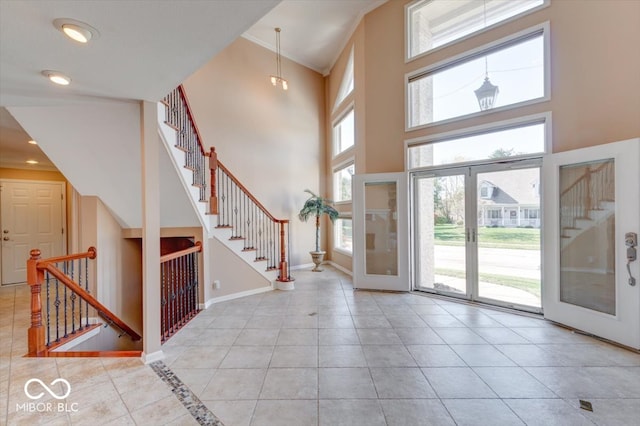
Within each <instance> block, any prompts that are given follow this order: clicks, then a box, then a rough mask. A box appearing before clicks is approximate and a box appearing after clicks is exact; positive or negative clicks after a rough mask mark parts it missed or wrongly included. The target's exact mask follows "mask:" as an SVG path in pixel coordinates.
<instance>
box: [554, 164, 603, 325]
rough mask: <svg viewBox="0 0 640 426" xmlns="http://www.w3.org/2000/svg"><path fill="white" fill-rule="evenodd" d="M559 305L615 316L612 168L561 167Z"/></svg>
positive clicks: (579, 165) (580, 165)
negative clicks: (563, 304)
mask: <svg viewBox="0 0 640 426" xmlns="http://www.w3.org/2000/svg"><path fill="white" fill-rule="evenodd" d="M559 187H560V190H561V193H560V210H559V212H560V224H561V235H560V301H562V302H565V303H570V304H572V305H576V306H581V307H583V308H588V309H592V310H594V311H598V312H603V313H605V314H610V315H615V314H616V271H615V253H616V250H615V230H616V214H615V207H616V203H615V164H614V160H613V159H609V160H606V161H598V162H591V163H582V164H574V165H564V166H561V167H560V168H559Z"/></svg>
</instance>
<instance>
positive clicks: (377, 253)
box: [364, 182, 398, 275]
mask: <svg viewBox="0 0 640 426" xmlns="http://www.w3.org/2000/svg"><path fill="white" fill-rule="evenodd" d="M396 199H397V189H396V183H395V182H365V184H364V200H365V201H364V202H365V225H364V226H365V238H366V258H365V263H366V273H367V274H368V275H398V224H397V216H398V212H397V203H396Z"/></svg>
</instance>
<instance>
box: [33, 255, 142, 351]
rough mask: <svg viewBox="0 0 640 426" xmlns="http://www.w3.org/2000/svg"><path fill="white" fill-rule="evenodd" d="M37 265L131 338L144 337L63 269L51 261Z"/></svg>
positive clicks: (138, 338)
mask: <svg viewBox="0 0 640 426" xmlns="http://www.w3.org/2000/svg"><path fill="white" fill-rule="evenodd" d="M37 267H38V269H41V270H46V271H48V272H49V273H50V274H51V275H53V276H54V277H56V278H57V279H58V281H60V282H62V284H64V285H65V286H66V287H67V288H68V289H69V290H71V291H73V292H74V293H76V294H77V295H78V296H80V297H81V298H82V299H83V300H84V301H85V302H87V303H88V304H89V305H91V306H92V307H94V308H95V309H96V310H98V312H101V313H102V314H103V315H104V316H106V317H107V318H108V319H109V321H111V322H112V323H113V324H115V325H116V326H118V328H120V329H121V330H122V331H124V332H125V333H127V334H128V335H129V336H130V337H131V340H140V339H141V338H142V337H141V336H140V335H139V334H138V333H136V332H135V331H134V330H133V329H132V328H131V327H129V326H128V325H127V324H125V323H124V322H123V321H122V320H121V319H120V318H118V317H117V316H116V315H115V314H114V313H113V312H111V311H110V310H109V309H108V308H107V307H106V306H104V305H103V304H102V303H100V302H98V300H97V299H96V298H95V297H93V296H92V295H91V294H89V292H87V291H86V290H85V289H83V288H82V287H80V286H79V285H78V284H76V283H75V282H74V281H73V280H72V279H70V278H69V277H67V276H66V275H65V274H64V273H63V272H62V271H60V270H59V269H58V268H56V267H55V266H53V265H52V264H51V263H49V262H44V264H43V265H38V266H37Z"/></svg>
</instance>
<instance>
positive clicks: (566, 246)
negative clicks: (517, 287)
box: [543, 139, 640, 349]
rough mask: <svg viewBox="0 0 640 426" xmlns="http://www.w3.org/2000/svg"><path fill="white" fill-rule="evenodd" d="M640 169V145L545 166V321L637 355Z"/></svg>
mask: <svg viewBox="0 0 640 426" xmlns="http://www.w3.org/2000/svg"><path fill="white" fill-rule="evenodd" d="M639 165H640V139H633V140H629V141H623V142H616V143H610V144H605V145H600V146H595V147H591V148H584V149H578V150H574V151H568V152H562V153H558V154H552V155H548V156H546V157H545V158H544V160H543V176H544V181H543V184H544V187H543V188H544V194H545V207H544V211H543V214H544V216H543V220H544V243H543V253H544V262H545V265H544V266H545V267H544V271H545V273H544V278H545V279H544V291H543V306H544V314H545V317H546V318H547V319H550V320H552V321H556V322H559V323H562V324H566V325H568V326H570V327H573V328H576V329H579V330H582V331H585V332H588V333H591V334H594V335H596V336H599V337H603V338H605V339H608V340H612V341H614V342H618V343H621V344H623V345H626V346H629V347H632V348H636V349H638V348H640V279H639V278H640V277H639V276H638V275H640V267H639V266H638V263H639V262H638V260H634V259H633V257H634V256H633V254H634V252H635V250H637V247H632V245H633V244H632V241H633V240H634V236H635V237H636V238H635V240H637V235H638V234H639V233H640V184H639V182H640V167H639ZM625 238H626V239H628V240H629V245H627V244H625ZM636 244H637V243H636Z"/></svg>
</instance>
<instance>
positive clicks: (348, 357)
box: [0, 268, 640, 426]
mask: <svg viewBox="0 0 640 426" xmlns="http://www.w3.org/2000/svg"><path fill="white" fill-rule="evenodd" d="M295 275H296V290H295V291H292V292H280V291H274V292H269V293H264V294H260V295H256V296H250V297H246V298H243V299H237V300H234V301H230V302H225V303H220V304H217V305H214V306H213V307H211V308H210V309H208V310H206V311H203V312H202V313H201V314H199V315H198V316H197V317H196V318H195V319H194V320H193V321H192V322H191V323H189V325H188V326H187V327H185V328H184V329H183V330H181V331H180V332H179V333H178V334H176V335H175V336H174V337H173V338H172V339H170V340H169V342H168V343H167V344H166V345H165V346H164V347H163V350H164V352H165V354H166V358H165V360H164V363H165V364H166V366H168V367H169V369H170V370H172V371H173V373H174V374H175V375H176V376H177V377H178V378H179V379H180V380H181V381H182V382H183V383H184V384H186V385H187V386H188V387H189V388H190V389H191V391H192V392H193V393H194V394H195V395H196V396H197V398H199V400H200V401H202V402H203V403H204V404H205V405H206V407H208V408H209V409H210V410H211V411H212V412H213V413H214V414H215V415H216V416H217V417H218V418H220V420H221V421H222V422H223V423H224V425H226V426H234V425H276V426H287V425H295V426H304V425H331V426H337V425H349V426H355V425H367V426H375V425H411V426H413V425H492V426H493V425H501V424H506V425H522V424H528V425H537V424H544V425H555V424H557V425H563V426H564V425H574V424H575V425H583V424H587V425H590V424H598V425H625V426H627V425H640V355H639V354H637V353H634V352H631V351H627V350H624V349H620V348H617V347H615V346H612V345H609V344H606V343H602V342H600V341H597V340H594V339H592V338H589V337H586V336H583V335H580V334H576V333H572V332H570V331H568V330H565V329H563V328H560V327H556V326H554V325H552V324H550V323H548V322H546V321H543V320H540V319H537V318H531V317H527V316H522V315H514V314H510V313H505V312H502V311H498V310H492V309H488V308H483V307H477V306H470V305H466V304H461V303H456V302H453V301H449V300H443V299H438V298H432V297H427V296H423V295H415V294H391V293H379V292H366V291H355V292H354V291H353V288H352V285H351V281H350V278H349V277H348V276H346V275H344V274H342V273H340V272H338V271H335V270H333V269H331V268H327V270H325V272H323V273H321V274H317V273H311V272H307V271H296V274H295ZM27 309H28V291H27V289H26V288H24V287H13V288H11V287H9V288H2V289H0V318H1V319H2V321H1V323H0V342H1V343H0V395H1V397H0V424H7V425H10V426H13V425H22V424H24V425H35V424H60V425H66V424H73V425H75V424H91V425H97V424H111V425H152V426H156V425H165V424H166V425H191V424H198V422H197V421H196V420H195V418H194V417H193V416H192V415H191V414H190V413H189V411H187V409H186V408H185V407H184V405H183V404H182V403H181V402H180V401H179V400H178V398H177V397H176V396H175V395H174V394H172V392H171V389H170V388H169V386H168V385H167V384H166V383H164V382H163V381H162V380H161V378H160V377H159V376H158V375H157V374H156V373H155V372H154V371H153V370H152V369H151V368H150V367H149V366H145V365H142V364H141V362H140V361H139V360H137V359H106V358H103V359H74V358H67V359H65V358H58V359H28V358H22V357H21V355H23V354H24V352H25V351H26V347H25V340H26V338H25V336H26V328H27V327H28V310H27ZM30 377H38V378H40V379H41V380H42V381H43V382H44V383H51V381H53V380H54V379H55V378H58V377H64V378H66V379H67V380H68V381H69V382H70V383H71V384H72V386H73V390H72V393H71V394H70V396H69V397H68V398H67V399H66V400H65V404H66V405H65V407H63V408H64V409H63V410H62V411H55V412H51V411H43V412H31V413H29V412H25V410H24V408H21V406H20V404H24V403H25V402H27V401H26V400H25V399H26V398H25V394H24V384H25V382H26V380H28V378H30ZM59 386H62V385H61V384H60V385H59ZM47 398H48V399H47ZM581 399H582V400H587V401H589V402H590V403H591V404H592V406H593V411H592V412H590V411H586V410H583V409H580V403H579V401H580V400H581ZM38 402H41V403H47V402H52V403H54V404H56V403H57V402H58V401H55V400H53V399H52V397H51V396H48V395H46V396H45V397H44V398H43V399H40V400H39V401H38ZM74 404H75V405H74ZM43 407H46V406H44V405H43ZM74 409H75V410H77V411H74Z"/></svg>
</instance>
